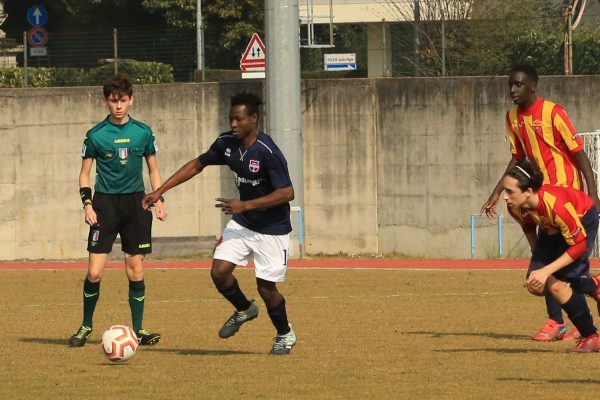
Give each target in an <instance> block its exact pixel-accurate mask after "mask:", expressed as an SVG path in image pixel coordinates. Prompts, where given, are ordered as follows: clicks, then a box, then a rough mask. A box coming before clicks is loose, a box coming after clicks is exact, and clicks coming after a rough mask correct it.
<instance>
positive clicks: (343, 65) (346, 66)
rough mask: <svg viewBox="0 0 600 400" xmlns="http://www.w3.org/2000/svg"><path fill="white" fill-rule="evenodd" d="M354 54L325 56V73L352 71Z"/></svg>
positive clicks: (354, 59) (354, 63) (354, 67)
mask: <svg viewBox="0 0 600 400" xmlns="http://www.w3.org/2000/svg"><path fill="white" fill-rule="evenodd" d="M355 69H356V53H344V54H325V71H354V70H355Z"/></svg>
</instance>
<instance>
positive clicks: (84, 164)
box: [79, 158, 98, 226]
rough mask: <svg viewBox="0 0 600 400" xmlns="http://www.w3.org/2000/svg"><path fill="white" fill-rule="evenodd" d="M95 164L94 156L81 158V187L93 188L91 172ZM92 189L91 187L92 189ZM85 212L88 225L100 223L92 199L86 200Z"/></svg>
mask: <svg viewBox="0 0 600 400" xmlns="http://www.w3.org/2000/svg"><path fill="white" fill-rule="evenodd" d="M93 164H94V159H93V158H84V159H82V160H81V170H80V171H79V188H80V189H82V188H91V181H90V172H91V171H92V165H93ZM90 190H91V189H90ZM83 210H84V212H85V223H86V224H88V225H92V226H93V225H96V224H97V223H98V216H97V215H96V212H95V211H94V205H93V204H92V202H91V200H90V201H86V202H85V204H84V205H83Z"/></svg>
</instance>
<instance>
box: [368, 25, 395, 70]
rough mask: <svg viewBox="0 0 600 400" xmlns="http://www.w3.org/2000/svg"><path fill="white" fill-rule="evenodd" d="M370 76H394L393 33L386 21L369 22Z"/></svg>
mask: <svg viewBox="0 0 600 400" xmlns="http://www.w3.org/2000/svg"><path fill="white" fill-rule="evenodd" d="M367 59H368V62H367V63H368V64H367V67H368V71H369V72H368V76H369V78H377V77H390V76H392V35H391V33H390V28H389V25H388V24H387V23H385V22H384V21H382V22H377V23H370V24H367Z"/></svg>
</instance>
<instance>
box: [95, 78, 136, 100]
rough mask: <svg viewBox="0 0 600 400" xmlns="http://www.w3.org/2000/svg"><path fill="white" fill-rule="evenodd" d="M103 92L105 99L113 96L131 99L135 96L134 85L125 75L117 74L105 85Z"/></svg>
mask: <svg viewBox="0 0 600 400" xmlns="http://www.w3.org/2000/svg"><path fill="white" fill-rule="evenodd" d="M102 92H103V93H104V98H105V99H108V98H109V97H110V95H111V94H119V95H121V96H125V95H127V96H129V97H131V96H132V95H133V84H132V83H131V81H130V80H129V79H127V77H126V76H125V75H121V74H117V75H115V76H113V77H112V78H111V79H109V80H108V81H106V82H105V83H104V86H103V87H102Z"/></svg>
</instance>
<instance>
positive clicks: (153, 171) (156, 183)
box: [146, 154, 167, 221]
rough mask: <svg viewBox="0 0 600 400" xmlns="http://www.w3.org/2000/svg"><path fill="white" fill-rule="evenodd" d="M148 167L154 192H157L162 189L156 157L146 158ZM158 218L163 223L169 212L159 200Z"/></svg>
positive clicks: (156, 209)
mask: <svg viewBox="0 0 600 400" xmlns="http://www.w3.org/2000/svg"><path fill="white" fill-rule="evenodd" d="M146 165H147V166H148V175H149V176H150V185H151V186H152V190H153V191H154V190H156V189H157V188H159V187H160V171H159V169H158V163H157V162H156V155H155V154H150V155H148V156H146ZM154 205H155V206H156V208H155V212H156V218H158V219H159V220H161V221H164V220H166V219H167V210H166V209H165V205H164V202H163V201H162V200H161V199H160V198H159V199H158V201H157V202H156V203H154Z"/></svg>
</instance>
